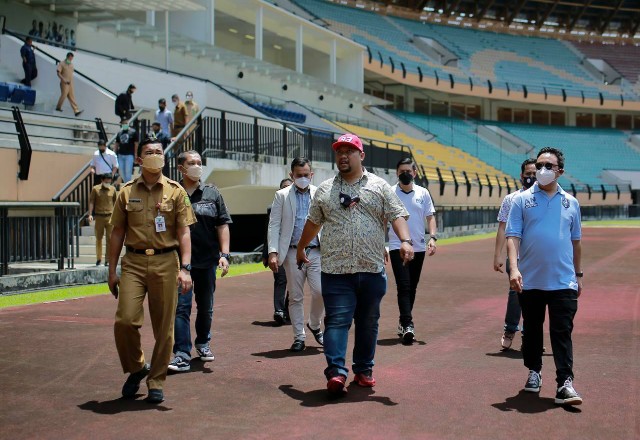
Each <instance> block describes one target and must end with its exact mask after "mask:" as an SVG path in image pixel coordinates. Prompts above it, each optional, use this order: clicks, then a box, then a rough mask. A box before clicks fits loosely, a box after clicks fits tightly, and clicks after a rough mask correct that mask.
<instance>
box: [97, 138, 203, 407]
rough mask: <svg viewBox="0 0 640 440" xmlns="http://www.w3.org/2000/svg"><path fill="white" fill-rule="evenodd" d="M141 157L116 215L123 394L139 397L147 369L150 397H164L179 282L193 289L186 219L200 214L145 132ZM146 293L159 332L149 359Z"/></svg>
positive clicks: (112, 276)
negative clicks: (143, 342) (143, 339)
mask: <svg viewBox="0 0 640 440" xmlns="http://www.w3.org/2000/svg"><path fill="white" fill-rule="evenodd" d="M136 161H137V162H138V164H139V165H140V166H141V170H142V174H141V176H140V177H138V178H137V179H135V180H131V181H130V182H128V183H126V184H125V185H123V187H122V189H121V191H120V194H119V195H118V198H117V199H116V205H115V207H114V210H113V215H112V216H111V224H112V225H113V232H112V233H111V249H110V252H111V253H110V255H109V262H110V265H109V289H110V290H111V293H113V295H114V296H115V297H116V298H118V309H117V312H116V321H115V325H114V333H115V340H116V348H117V349H118V355H119V356H120V363H121V364H122V369H123V370H124V372H125V373H130V374H129V377H128V378H127V380H126V382H125V383H124V386H123V387H122V395H123V397H134V396H135V395H136V393H137V392H138V389H139V388H140V382H141V381H142V379H144V378H145V377H146V376H147V375H148V376H149V377H148V378H147V387H148V388H149V393H148V395H147V399H146V400H147V402H149V403H160V402H162V401H163V400H164V393H163V390H162V388H163V384H164V381H165V379H166V376H167V366H168V365H169V361H170V359H171V354H172V348H173V342H174V338H173V325H174V320H175V312H176V303H177V299H178V297H177V292H176V283H177V284H178V285H180V287H181V289H182V292H188V291H189V290H191V284H192V283H191V275H190V271H191V234H190V232H189V225H191V224H193V223H195V221H196V220H195V216H194V214H193V210H192V208H191V202H190V201H189V197H188V195H187V193H186V192H185V190H184V189H183V188H182V187H181V186H180V185H179V184H178V183H177V182H175V181H173V180H170V179H167V178H166V177H165V176H163V175H162V168H163V166H164V155H163V151H162V145H161V144H160V143H158V142H157V141H156V140H155V139H145V141H144V142H142V143H141V144H140V146H139V147H138V157H137V158H136ZM123 244H124V245H126V247H127V253H126V254H125V256H124V257H123V258H122V275H121V278H118V275H117V274H116V267H117V265H118V257H119V255H120V251H121V250H122V245H123ZM178 249H179V251H180V256H181V259H182V264H180V261H179V259H178V253H177V252H176V251H178ZM118 287H120V289H119V288H118ZM146 293H148V294H149V314H150V315H151V325H152V327H153V334H154V337H155V340H156V343H155V346H154V348H153V355H152V357H151V365H149V364H147V363H145V356H144V353H143V351H142V348H141V346H140V327H142V323H143V320H144V305H143V302H144V297H145V295H146Z"/></svg>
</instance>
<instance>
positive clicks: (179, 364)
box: [168, 354, 191, 372]
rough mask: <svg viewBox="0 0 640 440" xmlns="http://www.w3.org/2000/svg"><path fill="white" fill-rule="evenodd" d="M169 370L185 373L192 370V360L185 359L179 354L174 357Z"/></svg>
mask: <svg viewBox="0 0 640 440" xmlns="http://www.w3.org/2000/svg"><path fill="white" fill-rule="evenodd" d="M168 368H169V370H171V371H177V372H183V371H189V370H190V369H191V360H190V359H185V358H183V357H182V356H181V355H179V354H177V355H174V356H173V359H171V362H169V366H168Z"/></svg>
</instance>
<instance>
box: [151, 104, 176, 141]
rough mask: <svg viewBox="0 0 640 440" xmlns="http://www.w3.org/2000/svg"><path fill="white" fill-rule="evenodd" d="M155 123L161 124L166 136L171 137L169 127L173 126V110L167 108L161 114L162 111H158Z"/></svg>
mask: <svg viewBox="0 0 640 440" xmlns="http://www.w3.org/2000/svg"><path fill="white" fill-rule="evenodd" d="M155 122H159V123H160V127H161V129H162V132H163V133H164V134H166V135H167V136H170V135H171V130H169V125H171V124H173V113H171V110H168V109H166V108H165V109H164V111H163V112H161V111H160V109H158V110H156V120H155Z"/></svg>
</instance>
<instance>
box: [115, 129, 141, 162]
mask: <svg viewBox="0 0 640 440" xmlns="http://www.w3.org/2000/svg"><path fill="white" fill-rule="evenodd" d="M116 140H117V141H118V154H122V155H123V156H135V148H136V140H137V139H136V131H135V130H134V129H133V128H129V129H128V130H121V131H120V132H119V133H118V135H117V138H116Z"/></svg>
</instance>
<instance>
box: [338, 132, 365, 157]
mask: <svg viewBox="0 0 640 440" xmlns="http://www.w3.org/2000/svg"><path fill="white" fill-rule="evenodd" d="M343 145H344V146H346V147H351V148H355V149H357V150H359V151H360V152H363V153H364V148H363V147H362V141H361V140H360V138H359V137H358V136H356V135H355V134H351V133H346V134H343V135H342V136H340V137H339V138H338V140H337V141H335V142H334V143H333V145H332V146H331V147H332V148H333V151H336V150H337V149H338V148H340V147H341V146H343Z"/></svg>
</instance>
